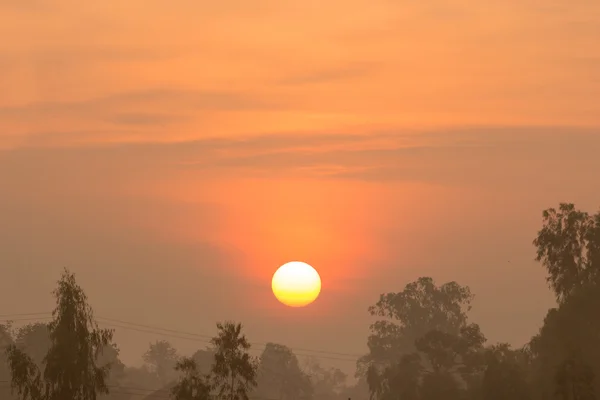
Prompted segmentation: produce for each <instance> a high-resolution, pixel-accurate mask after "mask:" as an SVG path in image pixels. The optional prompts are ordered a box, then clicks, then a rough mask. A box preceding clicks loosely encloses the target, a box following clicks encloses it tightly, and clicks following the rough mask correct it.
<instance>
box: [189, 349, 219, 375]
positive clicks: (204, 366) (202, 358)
mask: <svg viewBox="0 0 600 400" xmlns="http://www.w3.org/2000/svg"><path fill="white" fill-rule="evenodd" d="M192 360H194V362H195V363H196V369H197V370H198V371H199V372H201V373H203V374H208V373H210V371H211V370H212V367H213V365H214V363H215V352H214V350H213V349H200V350H197V351H196V352H195V353H194V354H193V355H192Z"/></svg>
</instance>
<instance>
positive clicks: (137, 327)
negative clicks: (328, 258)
mask: <svg viewBox="0 0 600 400" xmlns="http://www.w3.org/2000/svg"><path fill="white" fill-rule="evenodd" d="M51 314H52V313H50V312H39V313H19V314H0V317H10V316H14V317H20V316H29V315H40V316H41V315H46V316H45V317H35V318H33V317H32V318H18V319H10V318H7V319H3V320H4V321H33V320H45V319H49V318H52V316H51ZM96 320H97V322H98V323H99V325H105V326H109V327H113V328H121V329H126V330H132V331H137V332H142V333H152V334H158V335H162V336H167V337H173V338H177V339H183V340H190V341H195V342H201V343H207V344H210V339H212V336H210V335H206V334H200V333H195V332H185V331H180V330H175V329H167V328H162V327H158V326H152V325H145V324H138V323H134V322H129V321H124V320H119V319H114V318H105V317H100V316H98V317H96ZM161 331H162V332H161ZM189 336H191V337H189ZM250 344H252V345H254V346H262V348H254V349H251V350H253V351H261V350H264V347H265V346H266V343H257V342H250ZM290 350H292V351H294V353H295V354H296V355H299V356H304V357H314V358H318V359H330V360H337V361H346V362H356V361H358V359H359V358H360V357H362V355H359V354H350V353H340V352H332V351H325V350H315V349H306V348H292V347H290ZM297 352H310V353H317V354H320V355H319V356H317V355H313V354H301V353H297ZM329 355H333V356H342V357H352V358H340V357H332V356H329Z"/></svg>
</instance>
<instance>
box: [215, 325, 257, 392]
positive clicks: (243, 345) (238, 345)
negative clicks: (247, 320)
mask: <svg viewBox="0 0 600 400" xmlns="http://www.w3.org/2000/svg"><path fill="white" fill-rule="evenodd" d="M217 329H218V334H217V336H216V337H214V338H213V339H212V340H211V343H212V344H213V346H214V349H215V363H214V365H213V368H212V376H213V379H214V385H215V388H216V389H217V393H218V397H219V398H221V399H226V400H248V393H249V392H250V390H251V389H253V388H255V387H256V385H257V382H256V379H257V369H258V363H257V361H256V360H255V359H254V358H253V357H252V356H250V354H249V353H248V350H250V347H251V346H250V342H248V339H246V336H245V335H244V334H242V324H236V323H233V322H225V323H217Z"/></svg>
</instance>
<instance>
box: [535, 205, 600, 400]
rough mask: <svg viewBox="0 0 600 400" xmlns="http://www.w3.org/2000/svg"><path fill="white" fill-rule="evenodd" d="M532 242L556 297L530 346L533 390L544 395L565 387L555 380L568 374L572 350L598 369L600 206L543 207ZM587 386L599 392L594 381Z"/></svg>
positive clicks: (563, 380) (563, 381)
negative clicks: (585, 208)
mask: <svg viewBox="0 0 600 400" xmlns="http://www.w3.org/2000/svg"><path fill="white" fill-rule="evenodd" d="M533 244H534V246H535V247H536V259H537V260H538V261H540V262H541V263H542V265H543V266H544V268H545V269H546V271H547V273H548V275H547V280H548V282H549V284H550V287H551V288H552V290H553V291H554V293H555V295H556V298H557V300H558V307H556V308H553V309H551V310H549V311H548V314H547V316H546V318H545V320H544V324H543V326H542V328H541V329H540V332H539V333H538V334H537V335H536V336H534V337H533V338H532V340H531V342H530V346H529V347H530V349H531V354H532V367H533V369H532V379H533V382H534V386H533V387H534V389H535V390H534V393H535V395H536V396H537V397H540V398H543V397H551V396H554V395H555V394H556V393H557V392H558V393H563V394H564V393H570V392H568V391H567V392H565V391H564V390H563V389H561V386H560V385H563V386H564V385H565V382H567V380H568V379H571V378H569V377H571V375H569V374H568V373H567V371H572V369H569V368H571V367H569V366H570V365H572V364H571V362H573V357H574V354H578V356H577V357H579V358H580V359H579V361H578V362H580V363H582V365H587V367H588V368H590V371H591V372H590V373H591V375H590V376H594V375H596V374H597V373H598V372H600V343H599V342H598V337H599V335H600V321H599V320H598V318H597V316H598V310H600V212H599V213H596V214H594V215H590V214H588V213H587V212H583V211H581V210H578V209H576V208H575V206H574V205H573V204H567V203H561V204H560V205H559V207H558V210H557V209H554V208H550V209H547V210H545V211H544V212H543V221H542V229H541V230H540V231H539V232H538V234H537V236H536V238H535V239H534V241H533ZM577 365H579V364H577ZM561 371H562V372H561ZM590 387H594V389H593V392H594V393H595V395H596V396H598V395H599V394H600V388H599V387H598V383H597V382H596V383H594V384H592V383H590ZM561 391H562V392H561ZM565 395H566V394H565Z"/></svg>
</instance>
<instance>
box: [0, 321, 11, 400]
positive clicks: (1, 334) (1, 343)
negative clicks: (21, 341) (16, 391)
mask: <svg viewBox="0 0 600 400" xmlns="http://www.w3.org/2000/svg"><path fill="white" fill-rule="evenodd" d="M13 343H14V340H13V330H12V324H11V323H10V322H7V323H4V324H0V399H10V398H11V396H10V387H8V386H7V385H5V384H4V383H5V382H8V381H10V370H9V368H8V360H7V358H6V350H7V348H8V347H9V346H10V345H11V344H13Z"/></svg>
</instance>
